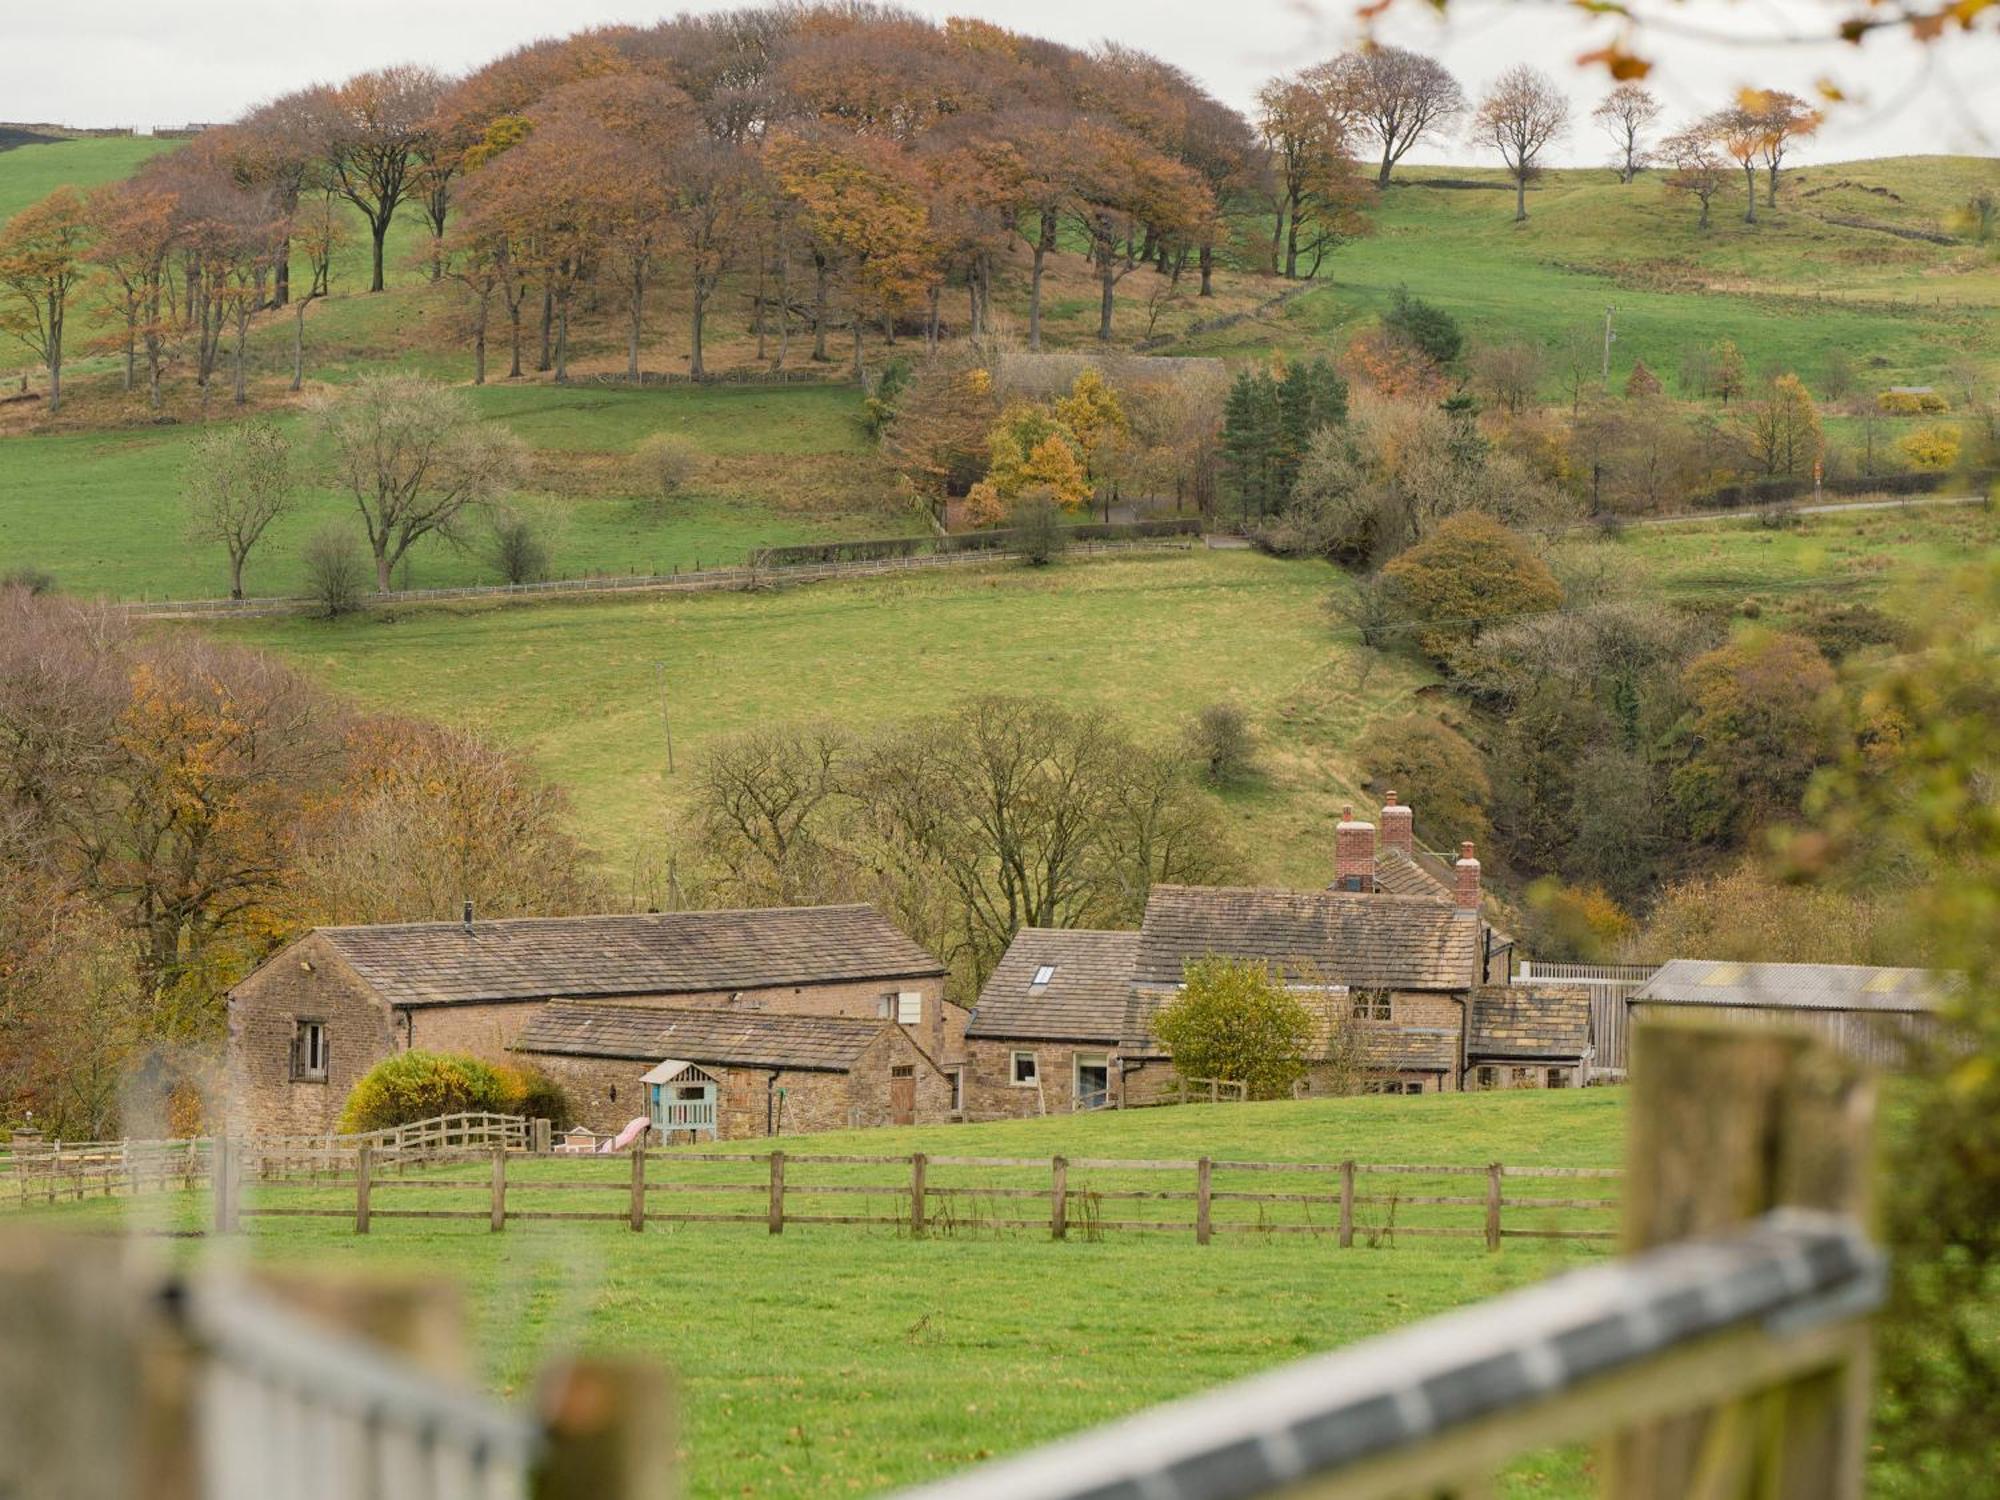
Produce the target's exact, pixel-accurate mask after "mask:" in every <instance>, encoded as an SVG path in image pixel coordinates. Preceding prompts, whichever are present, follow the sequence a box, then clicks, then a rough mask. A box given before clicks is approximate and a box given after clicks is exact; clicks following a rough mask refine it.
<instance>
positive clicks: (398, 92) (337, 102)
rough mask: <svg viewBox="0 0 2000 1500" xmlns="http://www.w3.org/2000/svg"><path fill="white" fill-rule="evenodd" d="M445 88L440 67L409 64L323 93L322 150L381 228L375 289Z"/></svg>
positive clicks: (337, 183) (341, 186) (373, 229)
mask: <svg viewBox="0 0 2000 1500" xmlns="http://www.w3.org/2000/svg"><path fill="white" fill-rule="evenodd" d="M443 92H444V80H443V79H442V78H441V77H439V75H438V74H437V73H435V72H433V71H432V70H431V69H429V68H420V67H414V66H407V65H406V66H400V67H394V68H383V69H381V70H380V71H378V72H374V73H361V74H357V75H356V76H355V77H353V78H350V79H349V80H348V81H347V82H346V83H344V84H342V85H341V86H340V87H339V88H337V89H329V90H327V91H326V92H325V93H324V94H322V95H321V96H320V101H319V141H320V150H321V152H322V154H323V155H324V156H325V158H326V166H327V171H328V173H329V176H330V180H331V181H332V183H333V186H334V187H335V189H336V190H338V192H339V193H340V195H341V197H343V198H345V199H347V201H348V202H350V203H352V204H353V205H354V206H355V207H356V208H358V209H360V210H361V212H362V213H363V214H364V215H365V216H366V217H367V220H368V228H369V231H370V233H371V234H372V235H373V236H374V240H375V262H374V274H373V276H372V277H371V279H370V281H369V284H368V290H369V291H371V292H379V291H381V290H382V246H383V242H384V241H385V240H386V239H387V238H388V235H389V223H390V221H391V220H392V219H394V218H395V216H396V209H397V208H398V207H399V206H400V205H401V204H402V202H403V199H404V197H405V195H406V194H407V193H408V192H409V190H410V189H411V187H412V186H413V184H412V182H411V174H410V168H411V165H412V163H413V162H416V161H417V160H418V158H419V155H420V154H421V152H422V151H423V149H424V146H425V142H426V140H427V133H428V131H429V130H430V129H431V125H432V116H433V113H434V112H435V110H436V109H437V105H438V100H439V98H440V96H441V95H442V94H443Z"/></svg>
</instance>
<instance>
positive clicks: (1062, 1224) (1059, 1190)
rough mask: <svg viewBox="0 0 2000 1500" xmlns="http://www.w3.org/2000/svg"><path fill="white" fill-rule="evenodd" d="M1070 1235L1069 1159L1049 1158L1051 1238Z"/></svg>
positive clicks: (1061, 1157) (1056, 1238)
mask: <svg viewBox="0 0 2000 1500" xmlns="http://www.w3.org/2000/svg"><path fill="white" fill-rule="evenodd" d="M1068 1235H1069V1158H1068V1157H1064V1156H1055V1157H1051V1158H1049V1238H1050V1239H1052V1240H1060V1239H1065V1238H1067V1237H1068Z"/></svg>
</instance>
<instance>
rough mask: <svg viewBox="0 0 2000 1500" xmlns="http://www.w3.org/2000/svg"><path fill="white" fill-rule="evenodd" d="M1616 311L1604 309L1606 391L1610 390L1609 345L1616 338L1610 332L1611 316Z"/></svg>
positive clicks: (1611, 308) (1615, 335)
mask: <svg viewBox="0 0 2000 1500" xmlns="http://www.w3.org/2000/svg"><path fill="white" fill-rule="evenodd" d="M1616 311H1617V309H1616V308H1615V307H1607V308H1605V309H1604V388H1605V389H1606V390H1607V391H1608V390H1610V389H1611V345H1612V342H1613V341H1614V340H1615V339H1616V338H1617V337H1618V335H1617V334H1615V333H1613V332H1612V331H1611V315H1612V313H1614V312H1616Z"/></svg>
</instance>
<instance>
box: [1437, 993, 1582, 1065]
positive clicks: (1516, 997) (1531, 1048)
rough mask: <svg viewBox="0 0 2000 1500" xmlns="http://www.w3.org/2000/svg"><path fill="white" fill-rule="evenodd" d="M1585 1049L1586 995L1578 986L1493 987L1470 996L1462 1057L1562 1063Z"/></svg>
mask: <svg viewBox="0 0 2000 1500" xmlns="http://www.w3.org/2000/svg"><path fill="white" fill-rule="evenodd" d="M1589 1046H1590V991H1589V990H1588V989H1587V988H1585V987H1584V986H1582V985H1534V984H1511V985H1510V984H1494V985H1485V986H1482V987H1481V988H1479V989H1476V990H1474V991H1473V992H1472V1029H1471V1033H1470V1035H1468V1036H1467V1037H1466V1040H1465V1055H1466V1057H1467V1058H1468V1059H1478V1058H1522V1059H1527V1058H1536V1059H1560V1060H1563V1061H1568V1060H1570V1059H1572V1058H1581V1057H1582V1056H1583V1054H1584V1052H1585V1050H1586V1049H1587V1048H1588V1047H1589Z"/></svg>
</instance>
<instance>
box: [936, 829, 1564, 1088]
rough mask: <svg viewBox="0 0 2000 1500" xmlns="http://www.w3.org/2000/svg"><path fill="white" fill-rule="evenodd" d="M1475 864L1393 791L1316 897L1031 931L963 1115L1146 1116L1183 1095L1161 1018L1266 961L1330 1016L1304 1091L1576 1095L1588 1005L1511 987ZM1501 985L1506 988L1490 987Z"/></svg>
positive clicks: (1186, 893) (1346, 836)
mask: <svg viewBox="0 0 2000 1500" xmlns="http://www.w3.org/2000/svg"><path fill="white" fill-rule="evenodd" d="M1506 946H1507V944H1506V942H1505V940H1504V939H1503V938H1499V937H1498V936H1496V934H1495V933H1494V932H1493V930H1492V929H1491V928H1490V927H1489V926H1488V925H1487V923H1486V921H1485V920H1484V918H1483V917H1482V916H1481V913H1480V879H1479V861H1478V860H1477V859H1476V858H1474V856H1473V852H1472V846H1471V845H1470V844H1467V845H1464V846H1462V848H1461V851H1460V854H1459V858H1458V860H1457V861H1456V863H1455V864H1454V865H1452V866H1449V867H1446V866H1444V865H1443V863H1442V861H1438V860H1436V859H1434V858H1433V857H1431V856H1429V855H1427V854H1424V853H1422V852H1421V851H1419V850H1418V849H1417V848H1416V846H1415V840H1414V828H1413V822H1412V816H1411V812H1410V809H1409V808H1407V807H1405V806H1402V805H1400V804H1399V803H1398V802H1397V800H1396V796H1395V794H1394V793H1393V792H1391V793H1389V794H1388V796H1387V798H1386V800H1385V806H1384V808H1383V828H1382V837H1381V838H1380V839H1379V840H1378V839H1377V837H1376V830H1375V827H1374V825H1373V824H1370V823H1367V822H1364V821H1361V820H1358V819H1356V818H1355V817H1354V816H1353V814H1352V811H1351V810H1349V811H1347V812H1345V813H1344V814H1343V815H1342V818H1341V822H1340V825H1339V827H1338V829H1337V830H1336V832H1335V845H1334V879H1333V883H1332V885H1331V886H1330V887H1329V888H1328V889H1325V890H1319V891H1286V890H1272V889H1261V888H1229V887H1209V886H1182V885H1161V886H1155V887H1154V888H1153V889H1152V891H1151V893H1150V895H1149V897H1148V900H1147V903H1146V913H1145V917H1144V919H1143V921H1142V922H1141V924H1140V928H1139V930H1138V931H1137V932H1076V931H1070V932H1054V931H1038V930H1028V931H1024V932H1022V933H1020V934H1019V935H1018V936H1017V937H1016V938H1015V940H1014V942H1013V944H1012V945H1011V946H1010V947H1009V949H1008V951H1007V953H1006V955H1005V957H1003V958H1002V960H1001V961H1000V964H999V965H998V967H996V968H995V970H994V972H993V975H992V977H991V978H990V979H989V980H988V981H987V983H986V985H985V987H984V988H983V989H982V990H981V992H980V996H979V1003H978V1005H977V1006H976V1007H975V1008H974V1010H973V1014H972V1020H971V1022H970V1024H969V1025H968V1026H967V1028H966V1045H967V1053H968V1067H967V1070H966V1075H965V1089H966V1097H967V1099H968V1100H969V1104H968V1108H969V1109H971V1110H973V1111H974V1112H977V1113H996V1114H1008V1113H1011V1114H1033V1113H1042V1112H1053V1111H1058V1110H1067V1109H1072V1108H1090V1107H1095V1106H1099V1105H1136V1104H1144V1103H1148V1102H1151V1101H1153V1100H1155V1099H1158V1098H1160V1097H1162V1096H1164V1095H1165V1094H1167V1093H1169V1092H1172V1091H1174V1090H1176V1089H1177V1088H1178V1075H1177V1074H1176V1073H1175V1071H1174V1068H1173V1059H1172V1058H1171V1056H1170V1055H1169V1054H1168V1053H1167V1051H1166V1049H1165V1048H1164V1047H1163V1046H1162V1045H1161V1044H1160V1042H1159V1040H1158V1038H1157V1037H1156V1036H1155V1035H1154V1033H1153V1025H1152V1023H1153V1018H1154V1016H1155V1015H1156V1014H1157V1013H1158V1011H1159V1008H1160V1006H1161V1005H1162V1004H1164V1003H1165V1002H1166V1001H1168V1000H1169V999H1171V998H1172V997H1173V995H1174V994H1175V993H1176V992H1177V991H1178V989H1179V987H1180V984H1181V978H1182V974H1183V972H1184V970H1185V967H1186V965H1187V964H1188V963H1190V962H1192V961H1194V960H1196V959H1200V958H1203V957H1207V956H1210V955H1215V956H1222V957H1228V958H1238V959H1252V960H1256V961H1259V962H1263V963H1266V964H1268V965H1270V967H1271V968H1272V969H1273V970H1274V971H1275V972H1277V973H1279V974H1281V975H1282V976H1283V977H1284V979H1285V981H1286V983H1287V984H1289V985H1291V986H1292V987H1293V988H1294V989H1295V990H1297V991H1299V992H1300V993H1301V994H1302V995H1303V996H1305V997H1306V998H1307V1000H1308V1003H1309V1005H1310V1006H1311V1007H1312V1008H1313V1009H1314V1010H1315V1011H1316V1012H1317V1013H1318V1015H1319V1018H1320V1025H1319V1026H1318V1028H1317V1031H1318V1037H1319V1041H1318V1044H1317V1046H1316V1048H1315V1053H1314V1055H1313V1056H1312V1057H1311V1058H1309V1059H1308V1062H1309V1067H1308V1071H1307V1077H1306V1080H1305V1084H1304V1087H1305V1089H1306V1090H1307V1091H1309V1092H1318V1091H1323V1090H1327V1089H1332V1088H1341V1087H1346V1086H1348V1084H1350V1083H1351V1082H1352V1081H1353V1079H1354V1077H1355V1076H1357V1075H1358V1077H1359V1078H1360V1080H1361V1085H1362V1087H1363V1088H1364V1089H1366V1090H1368V1091H1371V1092H1378V1093H1398V1094H1401V1093H1410V1094H1415V1093H1437V1092H1446V1091H1455V1090H1459V1089H1466V1088H1520V1087H1554V1088H1564V1087H1581V1086H1582V1085H1583V1084H1584V1083H1586V1082H1587V1081H1588V1078H1589V1065H1590V1057H1591V1051H1590V1036H1589V1032H1590V1011H1589V996H1588V992H1587V991H1585V990H1583V989H1581V988H1577V987H1573V986H1563V985H1541V986H1521V985H1509V984H1507V983H1505V982H1504V981H1505V978H1506V975H1505V969H1504V956H1503V950H1504V949H1505V948H1506ZM1495 977H1497V978H1498V979H1499V980H1500V981H1501V982H1499V983H1493V982H1490V981H1491V980H1492V979H1494V978H1495Z"/></svg>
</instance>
